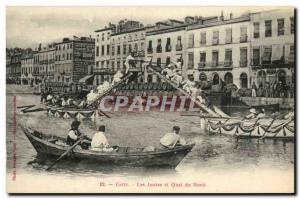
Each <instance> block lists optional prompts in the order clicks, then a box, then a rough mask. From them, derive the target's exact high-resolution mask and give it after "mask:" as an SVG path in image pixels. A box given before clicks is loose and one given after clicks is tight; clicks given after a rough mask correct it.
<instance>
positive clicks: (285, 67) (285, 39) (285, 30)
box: [250, 8, 295, 86]
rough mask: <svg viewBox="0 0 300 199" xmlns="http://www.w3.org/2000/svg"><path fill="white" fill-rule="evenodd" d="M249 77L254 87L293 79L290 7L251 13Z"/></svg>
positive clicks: (293, 49)
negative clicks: (254, 84)
mask: <svg viewBox="0 0 300 199" xmlns="http://www.w3.org/2000/svg"><path fill="white" fill-rule="evenodd" d="M250 17H251V34H250V38H251V54H252V59H251V69H252V70H251V76H252V82H255V83H256V85H257V86H260V85H264V84H265V83H266V82H269V83H270V84H272V83H275V82H279V81H281V82H282V83H284V84H285V83H290V82H291V83H293V82H295V76H294V75H295V70H294V67H295V62H294V52H295V44H294V42H295V40H294V37H295V13H294V9H293V8H287V9H280V10H279V9H278V10H271V11H264V12H258V13H252V14H250Z"/></svg>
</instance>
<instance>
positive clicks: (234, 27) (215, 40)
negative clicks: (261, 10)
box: [185, 15, 250, 91]
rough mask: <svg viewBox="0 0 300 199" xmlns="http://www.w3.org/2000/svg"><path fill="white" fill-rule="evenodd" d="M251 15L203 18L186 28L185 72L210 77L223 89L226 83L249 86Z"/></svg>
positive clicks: (216, 87)
mask: <svg viewBox="0 0 300 199" xmlns="http://www.w3.org/2000/svg"><path fill="white" fill-rule="evenodd" d="M249 32H250V17H249V16H248V15H246V16H241V17H238V18H233V17H232V15H230V18H229V19H224V17H223V15H221V16H220V17H217V16H216V17H209V18H200V19H199V20H198V21H197V22H196V23H194V24H191V25H189V26H188V27H187V31H186V62H187V64H186V65H185V67H186V75H187V76H189V75H192V76H193V77H194V79H195V80H196V81H200V82H201V81H210V82H212V85H213V89H214V90H215V91H220V90H221V87H222V85H224V84H231V83H233V84H235V85H236V86H237V87H238V88H242V87H245V88H247V87H249V86H250V81H249V76H250V67H249V66H250V59H249V58H250V39H249Z"/></svg>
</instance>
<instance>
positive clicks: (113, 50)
mask: <svg viewBox="0 0 300 199" xmlns="http://www.w3.org/2000/svg"><path fill="white" fill-rule="evenodd" d="M111 55H115V47H114V46H112V47H111Z"/></svg>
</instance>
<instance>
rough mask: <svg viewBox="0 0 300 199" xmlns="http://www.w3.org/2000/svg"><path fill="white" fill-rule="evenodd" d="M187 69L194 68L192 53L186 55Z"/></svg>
mask: <svg viewBox="0 0 300 199" xmlns="http://www.w3.org/2000/svg"><path fill="white" fill-rule="evenodd" d="M188 68H189V69H192V68H194V53H192V52H189V53H188Z"/></svg>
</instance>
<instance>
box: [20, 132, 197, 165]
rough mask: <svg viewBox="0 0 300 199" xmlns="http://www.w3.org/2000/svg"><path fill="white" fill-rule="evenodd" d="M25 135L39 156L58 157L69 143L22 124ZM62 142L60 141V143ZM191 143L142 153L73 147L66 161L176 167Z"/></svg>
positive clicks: (140, 149)
mask: <svg viewBox="0 0 300 199" xmlns="http://www.w3.org/2000/svg"><path fill="white" fill-rule="evenodd" d="M22 128H23V131H24V133H25V135H26V136H27V138H28V139H29V141H30V142H31V144H32V145H33V147H34V148H35V150H36V151H37V153H38V155H39V156H43V157H55V158H57V157H59V156H60V155H61V154H63V153H64V152H65V151H66V150H68V149H69V148H70V146H68V145H66V144H64V143H65V142H66V139H65V138H62V137H58V136H54V135H46V134H43V133H41V132H38V131H35V130H33V129H31V128H28V127H22ZM62 143H63V144H62ZM194 145H195V144H194V143H192V144H187V145H185V146H178V147H174V148H172V149H167V148H166V149H156V150H155V151H151V152H144V151H143V150H144V148H131V147H119V149H118V151H117V152H99V151H92V150H84V149H78V148H75V149H74V150H73V152H72V153H70V155H68V157H66V158H67V159H68V160H76V161H79V160H91V161H93V162H97V163H100V164H109V165H111V166H113V165H121V166H133V167H156V166H159V167H171V168H175V167H176V166H177V165H178V164H179V163H180V162H181V161H182V160H183V159H184V157H185V156H186V155H187V154H188V153H189V152H190V151H191V150H192V148H193V147H194Z"/></svg>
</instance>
